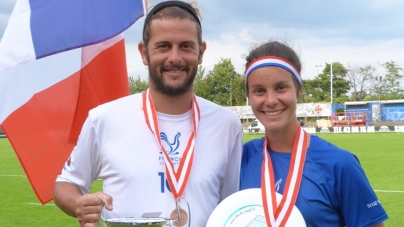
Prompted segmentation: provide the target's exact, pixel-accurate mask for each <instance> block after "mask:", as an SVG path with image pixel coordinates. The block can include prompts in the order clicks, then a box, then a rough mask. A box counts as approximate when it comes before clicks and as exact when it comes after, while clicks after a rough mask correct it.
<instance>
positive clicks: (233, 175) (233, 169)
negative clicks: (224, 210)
mask: <svg viewBox="0 0 404 227" xmlns="http://www.w3.org/2000/svg"><path fill="white" fill-rule="evenodd" d="M242 149H243V138H242V131H241V130H240V131H239V132H238V133H237V135H236V137H235V140H234V144H233V148H232V149H231V151H230V152H231V153H230V154H229V155H230V157H229V159H228V165H227V170H226V175H225V177H224V182H223V185H222V186H221V191H220V201H219V202H221V201H222V200H224V199H225V198H226V197H227V196H229V195H231V194H233V193H235V192H237V191H238V190H239V188H240V167H241V155H242Z"/></svg>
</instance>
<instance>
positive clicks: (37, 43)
mask: <svg viewBox="0 0 404 227" xmlns="http://www.w3.org/2000/svg"><path fill="white" fill-rule="evenodd" d="M29 3H30V7H31V18H30V26H31V35H32V41H33V44H34V49H35V55H36V58H37V59H38V58H42V57H46V56H49V55H52V54H56V53H59V52H62V51H66V50H70V49H74V48H78V47H82V46H87V45H91V44H95V43H99V42H102V41H104V40H107V39H109V38H112V37H114V36H116V35H118V34H119V33H121V32H123V31H124V30H125V29H127V28H128V27H130V26H131V25H132V24H133V23H134V22H135V21H136V20H137V19H138V18H140V17H142V16H143V3H142V0H102V1H100V0H68V1H63V0H53V1H49V0H29Z"/></svg>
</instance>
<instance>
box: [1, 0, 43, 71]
mask: <svg viewBox="0 0 404 227" xmlns="http://www.w3.org/2000/svg"><path fill="white" fill-rule="evenodd" d="M30 18H31V7H30V5H29V1H28V0H23V1H17V3H16V5H15V7H14V10H13V13H12V14H11V17H10V20H9V22H8V25H7V28H6V30H5V31H4V35H3V37H2V39H1V42H0V59H1V62H0V74H1V73H2V72H5V71H8V70H10V69H12V68H15V67H16V66H19V65H20V62H23V63H26V62H29V61H32V60H35V59H36V56H35V50H34V44H33V42H32V37H31V26H30Z"/></svg>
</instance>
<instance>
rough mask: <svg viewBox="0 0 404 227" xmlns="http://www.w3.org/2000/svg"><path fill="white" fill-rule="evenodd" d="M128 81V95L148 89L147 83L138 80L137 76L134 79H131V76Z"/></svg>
mask: <svg viewBox="0 0 404 227" xmlns="http://www.w3.org/2000/svg"><path fill="white" fill-rule="evenodd" d="M128 79H129V91H130V94H135V93H139V92H142V91H146V90H147V88H148V83H147V81H145V80H142V79H140V76H139V75H138V76H137V78H136V79H135V78H133V77H132V76H129V77H128Z"/></svg>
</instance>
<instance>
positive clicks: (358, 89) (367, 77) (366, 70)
mask: <svg viewBox="0 0 404 227" xmlns="http://www.w3.org/2000/svg"><path fill="white" fill-rule="evenodd" d="M375 77H378V73H377V70H376V68H375V67H373V66H371V65H366V66H363V67H357V66H351V65H348V72H347V81H348V82H349V85H350V86H351V90H352V100H353V101H363V100H364V99H365V98H366V97H367V96H369V94H371V92H372V91H373V89H371V81H372V78H375Z"/></svg>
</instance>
